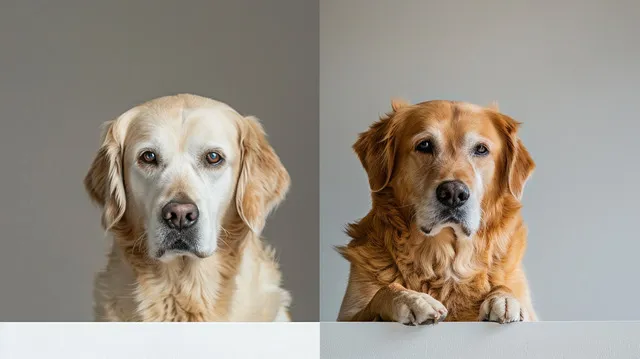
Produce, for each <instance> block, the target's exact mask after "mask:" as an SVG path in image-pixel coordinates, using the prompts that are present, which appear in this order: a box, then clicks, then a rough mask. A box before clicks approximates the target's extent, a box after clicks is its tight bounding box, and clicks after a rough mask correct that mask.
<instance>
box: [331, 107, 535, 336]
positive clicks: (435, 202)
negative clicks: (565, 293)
mask: <svg viewBox="0 0 640 359" xmlns="http://www.w3.org/2000/svg"><path fill="white" fill-rule="evenodd" d="M392 108H393V111H392V112H391V113H390V114H388V115H387V116H386V117H385V118H382V119H381V120H380V121H378V122H376V123H374V124H373V125H372V126H371V127H370V128H369V130H368V131H366V132H364V133H362V134H360V137H359V138H358V141H357V142H356V143H355V145H354V146H353V148H354V150H355V152H356V153H357V154H358V156H359V158H360V161H361V162H362V165H363V167H364V168H365V170H366V171H367V174H368V177H369V184H370V187H371V193H372V194H371V196H372V209H371V210H370V212H369V213H368V214H367V216H365V217H364V218H363V219H361V220H360V221H358V222H356V223H353V224H350V225H349V227H348V230H347V233H348V235H349V236H350V237H351V238H352V240H351V242H350V243H349V244H348V246H346V247H341V248H339V251H340V252H341V254H342V255H343V256H344V257H345V258H346V259H347V260H348V261H349V262H350V264H351V271H350V277H349V283H348V287H347V290H346V294H345V296H344V299H343V302H342V307H341V309H340V314H339V317H338V320H342V321H370V320H385V321H397V322H401V323H404V324H412V325H416V324H425V323H434V322H438V321H441V320H447V321H476V320H485V321H487V320H488V321H496V322H499V323H508V322H515V321H535V320H537V319H536V314H535V312H534V310H533V307H532V304H531V298H530V294H529V288H528V284H527V280H526V277H525V274H524V272H523V268H522V258H523V255H524V251H525V246H526V235H527V232H526V228H525V225H524V223H523V220H522V217H521V214H520V208H521V204H520V199H521V196H522V191H523V188H524V185H525V182H526V181H527V179H528V178H529V176H530V174H531V173H532V171H533V169H534V166H535V165H534V162H533V160H532V159H531V157H530V155H529V153H528V152H527V150H526V149H525V147H524V146H523V144H522V142H521V141H520V139H519V138H518V136H517V130H518V127H519V123H517V122H516V121H514V120H513V119H512V118H510V117H508V116H506V115H504V114H501V113H500V112H498V110H497V108H495V107H494V108H483V107H480V106H476V105H472V104H468V103H462V102H453V101H428V102H423V103H419V104H417V105H409V104H406V103H404V102H401V101H394V102H393V103H392Z"/></svg>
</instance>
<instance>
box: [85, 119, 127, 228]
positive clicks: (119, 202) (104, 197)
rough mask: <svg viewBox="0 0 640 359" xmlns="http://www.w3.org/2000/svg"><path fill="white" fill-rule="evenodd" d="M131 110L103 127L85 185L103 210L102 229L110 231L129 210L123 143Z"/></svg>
mask: <svg viewBox="0 0 640 359" xmlns="http://www.w3.org/2000/svg"><path fill="white" fill-rule="evenodd" d="M130 115H131V111H128V112H127V113H125V114H123V115H122V116H120V117H119V118H117V119H115V120H112V121H108V122H106V123H105V124H104V128H105V130H104V133H103V135H102V145H101V146H100V148H99V149H98V153H97V154H96V156H95V158H94V159H93V163H92V164H91V167H90V168H89V172H88V173H87V175H86V176H85V178H84V186H85V189H86V191H87V193H88V194H89V196H90V197H91V199H92V200H93V201H94V202H95V203H97V204H98V205H99V206H100V207H101V208H102V226H103V227H104V228H105V229H106V230H109V229H111V228H112V227H113V226H114V225H115V224H117V223H118V222H119V221H120V219H121V218H122V216H123V215H124V212H125V209H126V193H125V188H124V179H123V167H122V165H123V164H122V152H123V148H122V142H123V139H124V135H125V134H124V131H123V130H124V129H125V128H126V127H125V126H126V124H124V122H126V118H127V117H128V116H130Z"/></svg>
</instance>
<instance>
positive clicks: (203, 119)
mask: <svg viewBox="0 0 640 359" xmlns="http://www.w3.org/2000/svg"><path fill="white" fill-rule="evenodd" d="M236 117H238V118H239V117H240V115H239V114H237V113H236V112H235V111H233V110H231V109H229V108H226V107H192V108H184V107H182V108H179V107H174V108H163V109H162V110H158V109H154V108H146V109H143V110H142V111H141V112H140V114H139V115H138V116H137V117H136V118H135V119H134V120H133V121H132V122H131V124H130V126H129V130H128V133H129V136H127V137H128V138H129V141H130V142H131V143H139V142H149V141H151V142H157V143H160V144H162V145H163V146H178V147H180V148H181V149H183V150H188V149H189V148H191V147H201V146H218V147H223V148H224V149H230V148H233V147H234V144H236V143H237V142H238V137H239V134H238V128H237V122H238V118H236Z"/></svg>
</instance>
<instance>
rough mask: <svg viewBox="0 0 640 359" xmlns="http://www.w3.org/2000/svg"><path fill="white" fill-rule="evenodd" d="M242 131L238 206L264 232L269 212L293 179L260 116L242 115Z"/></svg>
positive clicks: (249, 223)
mask: <svg viewBox="0 0 640 359" xmlns="http://www.w3.org/2000/svg"><path fill="white" fill-rule="evenodd" d="M240 133H241V134H240V149H241V158H242V159H241V161H242V162H241V169H240V177H239V178H238V185H237V189H236V208H237V210H238V214H239V215H240V218H242V221H243V222H244V223H246V225H247V226H248V227H249V228H250V229H251V231H253V232H254V233H256V234H260V232H262V230H263V229H264V225H265V221H266V219H267V216H268V215H269V213H270V212H271V211H272V210H273V209H274V208H275V207H276V206H277V205H278V204H280V202H282V200H283V199H284V196H285V195H286V193H287V191H288V190H289V185H290V183H291V179H290V177H289V173H288V172H287V170H286V169H285V168H284V166H283V165H282V162H280V158H279V157H278V155H276V153H275V151H274V150H273V148H272V147H271V145H269V142H267V138H266V135H265V133H264V130H263V128H262V126H261V125H260V122H258V119H257V118H255V117H246V118H244V119H242V125H241V126H240Z"/></svg>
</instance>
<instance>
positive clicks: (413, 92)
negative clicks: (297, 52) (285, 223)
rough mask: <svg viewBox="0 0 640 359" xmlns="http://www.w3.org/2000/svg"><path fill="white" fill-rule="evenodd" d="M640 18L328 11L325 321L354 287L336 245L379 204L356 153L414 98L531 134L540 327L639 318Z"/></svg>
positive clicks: (510, 9) (357, 6) (417, 4)
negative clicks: (489, 112)
mask: <svg viewBox="0 0 640 359" xmlns="http://www.w3.org/2000/svg"><path fill="white" fill-rule="evenodd" d="M639 18H640V1H638V0H622V1H583V0H562V1H553V2H552V1H507V0H491V1H478V0H451V1H424V0H398V1H390V0H349V1H342V0H322V1H320V250H321V253H320V263H321V278H322V280H321V283H320V296H321V297H320V303H321V305H320V319H321V320H323V321H333V320H335V319H336V317H337V315H338V310H339V307H340V302H341V300H342V296H343V295H344V290H345V288H346V284H347V276H348V265H347V261H345V260H344V259H342V258H341V257H340V256H339V255H338V253H336V251H335V250H334V249H333V246H334V245H342V244H345V243H347V236H346V235H345V234H344V232H343V230H344V227H345V225H346V224H347V223H348V222H352V221H355V220H357V219H358V218H361V217H362V216H364V215H365V214H366V213H367V211H368V210H369V208H370V204H369V201H370V194H369V184H368V182H367V178H366V175H365V172H364V170H363V169H362V166H361V165H360V163H359V161H358V158H357V157H356V155H355V154H354V153H353V151H352V150H351V145H353V143H354V142H355V140H356V137H357V134H358V132H362V131H364V130H366V128H367V127H368V126H369V125H370V124H371V123H372V122H374V121H375V120H377V119H378V117H379V116H380V115H381V114H383V113H385V112H387V111H389V110H390V109H391V98H392V97H404V98H406V100H408V101H412V102H417V101H423V100H429V99H457V100H466V101H470V102H475V103H479V104H489V103H490V102H491V101H493V100H497V101H498V103H499V104H500V109H501V110H503V111H504V112H505V113H507V114H509V115H512V116H513V117H515V119H517V120H518V121H521V122H523V123H524V125H523V127H522V131H521V134H522V139H523V141H524V144H525V145H526V146H527V148H528V149H529V151H530V152H531V155H532V156H533V159H534V160H535V161H536V163H537V165H538V167H537V169H536V171H535V173H534V174H533V177H531V179H530V180H529V181H528V182H527V187H526V189H525V191H524V209H523V214H524V218H525V221H526V222H527V224H528V226H529V243H528V248H527V253H526V255H525V259H524V264H525V267H526V270H527V275H528V277H529V280H530V283H531V289H532V294H533V302H534V303H533V304H534V306H535V308H536V312H537V313H538V314H539V315H540V317H542V318H543V319H545V320H614V321H615V320H640V306H639V305H637V301H638V297H639V296H640V287H639V286H637V285H633V284H632V283H636V282H637V277H638V273H640V261H638V251H640V241H638V237H640V235H639V234H638V218H640V208H639V207H638V203H640V191H639V190H638V183H640V167H639V166H638V165H637V163H638V154H637V150H636V148H637V143H638V133H639V132H640V121H638V114H637V113H638V89H639V87H638V86H639V85H638V84H640V41H639V40H638V34H640V21H638V19H639ZM614 288H615V289H614ZM612 290H614V291H615V293H616V298H615V299H612V298H611V293H612ZM612 300H613V302H611V301H612ZM608 303H612V304H608ZM603 305H606V308H605V309H601V308H602V306H603Z"/></svg>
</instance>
